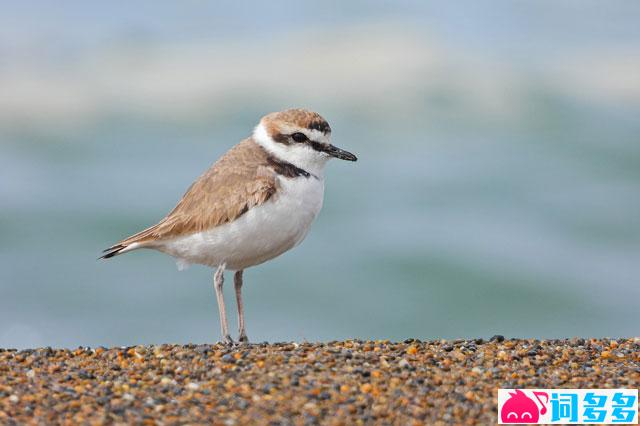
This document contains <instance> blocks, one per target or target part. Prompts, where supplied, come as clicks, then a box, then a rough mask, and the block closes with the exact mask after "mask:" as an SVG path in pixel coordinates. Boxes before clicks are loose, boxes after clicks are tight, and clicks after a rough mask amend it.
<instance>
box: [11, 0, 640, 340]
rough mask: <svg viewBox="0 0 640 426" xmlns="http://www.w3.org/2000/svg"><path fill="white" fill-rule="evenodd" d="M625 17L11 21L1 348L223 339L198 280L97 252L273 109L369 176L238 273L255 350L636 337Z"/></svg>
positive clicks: (269, 7) (536, 8)
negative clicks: (495, 338)
mask: <svg viewBox="0 0 640 426" xmlns="http://www.w3.org/2000/svg"><path fill="white" fill-rule="evenodd" d="M639 21H640V2H637V1H609V2H599V1H562V2H558V1H517V2H513V1H497V2H476V1H471V0H470V1H462V2H422V1H414V2H394V3H393V4H392V3H388V2H383V1H352V2H340V1H322V2H284V1H271V2H213V3H208V2H202V1H183V2H157V1H140V2H102V3H95V2H91V3H88V2H81V1H69V2H64V3H52V2H42V3H38V2H31V1H24V2H13V3H11V4H5V5H4V6H3V10H2V13H1V14H0V347H17V348H23V347H34V346H43V345H52V346H66V347H75V346H78V345H91V346H95V345H106V346H110V345H129V344H140V343H163V342H212V341H215V340H218V338H219V326H218V313H217V308H216V303H215V298H214V293H213V287H212V283H211V276H212V273H211V271H210V270H208V269H207V268H204V267H201V266H193V267H191V268H190V269H189V270H187V271H183V272H178V270H177V269H176V266H175V264H174V262H173V260H172V259H171V258H169V257H167V256H165V255H162V254H160V253H156V252H152V251H139V252H134V253H130V254H127V255H126V256H121V257H118V258H115V259H113V260H111V261H108V262H104V261H97V260H96V258H97V257H98V256H99V254H100V251H101V250H102V249H103V248H105V247H107V246H109V245H111V244H112V243H114V242H116V241H117V240H119V239H120V238H122V237H125V236H128V235H129V234H132V233H134V232H136V231H138V230H141V229H142V228H145V227H147V226H149V225H151V224H153V223H155V222H156V221H157V220H159V219H160V218H162V217H163V216H164V215H165V214H166V213H167V212H168V211H169V210H170V209H171V208H172V207H173V206H174V205H175V203H176V202H177V201H178V200H179V198H180V196H181V195H182V194H183V192H184V191H185V189H186V188H187V187H188V186H189V184H190V183H191V182H192V181H193V180H194V179H195V178H196V177H197V176H198V175H200V173H202V172H203V171H204V170H205V169H206V168H207V167H208V166H209V165H210V164H211V163H212V162H214V161H215V160H216V158H217V157H218V156H220V155H221V154H223V153H224V152H225V151H226V150H227V149H228V148H230V147H231V146H232V145H234V144H235V143H236V142H238V141H240V140H241V139H242V138H244V137H246V136H247V135H248V134H249V133H250V131H251V129H252V127H253V126H255V124H256V123H257V122H258V120H259V118H260V117H261V116H262V115H264V114H266V113H268V112H271V111H276V110H281V109H285V108H288V107H306V108H310V109H313V110H317V111H318V112H320V113H321V114H322V115H323V116H324V117H325V118H327V120H328V121H329V122H330V123H331V126H332V128H333V141H334V143H335V144H336V145H338V146H340V147H343V148H345V149H348V150H350V151H353V152H355V153H357V155H358V157H359V159H360V160H359V161H358V162H357V163H346V162H339V161H334V162H332V163H330V164H329V166H328V170H327V181H326V196H325V205H324V209H323V211H322V212H321V214H320V216H319V217H318V219H317V221H316V223H315V225H314V227H313V228H312V230H311V233H310V234H309V236H308V237H307V239H306V240H305V242H304V243H303V244H302V245H301V246H300V247H298V248H297V249H296V250H294V251H291V252H289V253H287V254H285V255H283V256H281V257H280V258H278V259H276V260H274V261H272V262H270V263H268V264H265V265H262V266H258V267H255V268H252V269H249V270H248V271H247V272H246V274H245V277H246V278H245V280H246V281H245V282H246V285H245V289H244V294H245V304H246V310H247V321H248V334H249V338H250V339H251V340H253V341H264V340H269V341H282V340H297V341H300V340H318V339H320V340H333V339H344V338H363V339H364V338H366V339H368V338H389V339H405V338H408V337H417V338H422V339H427V338H429V339H432V338H455V337H490V336H491V335H493V334H504V335H506V336H508V337H546V338H551V337H561V336H568V337H570V336H612V337H613V336H637V335H638V334H640V333H639V329H638V324H640V311H639V310H638V308H637V306H638V300H639V297H640V285H639V281H640V25H638V22H639ZM230 282H231V280H230V276H228V280H227V283H230ZM226 287H227V288H226V300H227V306H228V308H227V309H228V311H229V312H230V314H231V318H230V320H231V324H232V326H233V328H234V329H235V324H236V318H235V304H234V303H235V301H234V298H233V289H232V287H233V286H232V285H229V284H228V285H227V286H226Z"/></svg>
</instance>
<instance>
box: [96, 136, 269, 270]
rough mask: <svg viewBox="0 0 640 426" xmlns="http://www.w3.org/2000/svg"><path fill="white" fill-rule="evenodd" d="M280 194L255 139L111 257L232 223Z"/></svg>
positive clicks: (244, 143) (231, 152)
mask: <svg viewBox="0 0 640 426" xmlns="http://www.w3.org/2000/svg"><path fill="white" fill-rule="evenodd" d="M276 191H277V180H276V172H275V171H274V169H273V162H272V160H271V159H270V157H269V154H268V153H267V151H265V149H264V148H263V147H261V146H260V145H258V144H257V143H256V142H255V141H253V140H252V139H251V138H248V139H245V140H244V141H242V142H240V143H239V144H238V145H236V146H235V147H233V148H231V149H230V150H229V151H228V152H227V153H226V154H225V155H223V156H222V157H221V158H220V159H219V160H218V161H217V162H216V163H215V164H214V165H213V166H211V167H210V168H209V170H207V171H206V172H205V173H204V174H203V175H202V176H200V177H199V178H198V179H197V180H196V181H195V182H194V183H193V184H192V185H191V187H189V189H188V190H187V192H186V193H185V194H184V196H183V197H182V199H181V200H180V202H178V204H177V205H176V207H175V208H174V209H173V210H172V211H171V212H170V213H169V214H168V215H167V216H166V217H165V218H164V219H162V220H161V221H160V222H158V223H157V224H156V225H154V226H152V227H150V228H147V229H145V230H144V231H141V232H139V233H137V234H135V235H132V236H130V237H128V238H125V239H124V240H122V241H120V242H119V243H117V244H115V245H114V246H112V247H111V248H109V249H107V250H105V252H108V253H107V254H106V255H104V256H103V257H106V258H108V257H111V256H114V255H116V254H118V252H120V251H121V250H123V249H125V248H126V247H127V246H129V245H131V244H133V243H141V244H145V245H152V243H153V242H154V241H159V240H167V239H171V238H175V237H178V236H181V235H188V234H192V233H195V232H200V231H204V230H207V229H211V228H214V227H216V226H219V225H222V224H224V223H228V222H232V221H234V220H235V219H237V218H238V217H240V216H241V215H243V214H244V213H246V212H247V211H248V210H249V209H251V208H253V207H255V206H259V205H260V204H262V203H264V202H266V201H267V200H268V199H269V198H271V197H272V196H273V195H274V194H275V193H276Z"/></svg>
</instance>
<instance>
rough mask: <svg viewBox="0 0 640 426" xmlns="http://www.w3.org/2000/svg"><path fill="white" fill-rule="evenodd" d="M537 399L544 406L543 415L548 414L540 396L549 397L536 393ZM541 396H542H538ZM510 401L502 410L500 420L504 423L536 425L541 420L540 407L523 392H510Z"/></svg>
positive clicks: (542, 393)
mask: <svg viewBox="0 0 640 426" xmlns="http://www.w3.org/2000/svg"><path fill="white" fill-rule="evenodd" d="M534 393H535V394H536V395H535V396H536V398H537V399H538V401H539V402H540V404H541V405H542V414H544V413H546V411H547V409H546V407H545V406H544V404H543V403H542V401H540V398H539V396H545V397H547V400H548V398H549V397H548V396H547V394H546V393H544V392H534ZM538 394H540V395H538ZM509 395H510V397H509V399H508V400H507V401H506V402H505V403H504V405H503V406H502V410H500V419H501V420H502V423H536V422H537V421H538V419H539V418H540V410H538V405H536V403H535V402H534V401H533V399H531V398H529V397H528V396H527V395H525V394H524V392H522V391H521V390H516V391H515V392H509Z"/></svg>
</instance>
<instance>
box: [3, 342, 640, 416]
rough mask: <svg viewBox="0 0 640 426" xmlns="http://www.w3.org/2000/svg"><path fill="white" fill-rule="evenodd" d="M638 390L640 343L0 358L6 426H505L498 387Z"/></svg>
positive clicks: (80, 352)
mask: <svg viewBox="0 0 640 426" xmlns="http://www.w3.org/2000/svg"><path fill="white" fill-rule="evenodd" d="M639 385H640V338H631V339H615V340H611V339H571V340H542V341H540V340H519V339H518V340H516V339H506V340H505V339H504V338H502V337H501V336H494V337H493V338H492V339H489V340H483V339H475V340H454V341H444V340H443V341H417V340H411V339H410V340H407V341H404V342H400V343H396V342H389V341H360V340H349V341H343V342H329V343H306V342H305V343H274V344H267V343H264V344H249V345H243V346H237V347H233V348H228V347H225V346H223V345H219V344H217V345H157V346H135V347H127V348H111V349H106V348H78V349H75V350H67V349H51V348H44V349H33V350H22V351H15V350H8V349H4V350H3V349H0V424H9V425H11V424H69V425H76V424H105V423H106V424H148V425H154V424H216V425H217V424H220V425H236V424H237V425H243V424H270V425H280V424H282V425H289V424H291V425H304V424H328V425H352V424H390V425H391V424H394V425H395V424H400V425H411V424H495V423H496V420H497V413H496V404H497V389H498V388H499V387H503V388H522V387H530V388H531V387H534V388H563V387H564V388H588V387H591V388H614V387H621V388H637V387H638V386H639Z"/></svg>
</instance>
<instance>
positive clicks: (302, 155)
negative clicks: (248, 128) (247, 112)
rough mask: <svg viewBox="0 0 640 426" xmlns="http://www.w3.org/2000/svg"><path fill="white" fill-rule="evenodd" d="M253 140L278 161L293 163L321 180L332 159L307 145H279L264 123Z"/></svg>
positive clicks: (254, 134)
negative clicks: (326, 166) (328, 161)
mask: <svg viewBox="0 0 640 426" xmlns="http://www.w3.org/2000/svg"><path fill="white" fill-rule="evenodd" d="M253 139H254V140H255V141H256V142H257V143H258V144H260V145H261V146H262V147H263V148H264V149H266V150H267V152H269V153H270V154H271V155H273V156H274V157H276V158H277V159H279V160H282V161H286V162H287V163H291V164H293V165H294V166H296V167H299V168H301V169H303V170H305V171H307V172H309V173H311V174H312V175H314V176H316V177H317V178H319V179H322V178H323V176H324V166H325V165H326V164H327V160H329V158H330V157H329V156H328V155H327V154H325V153H322V152H318V151H316V150H314V149H313V148H311V147H310V146H308V145H306V144H293V145H286V144H282V143H278V142H276V141H274V140H273V138H271V136H269V133H267V129H266V128H265V127H264V125H263V124H262V123H260V124H258V125H257V126H256V128H255V130H254V131H253Z"/></svg>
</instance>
